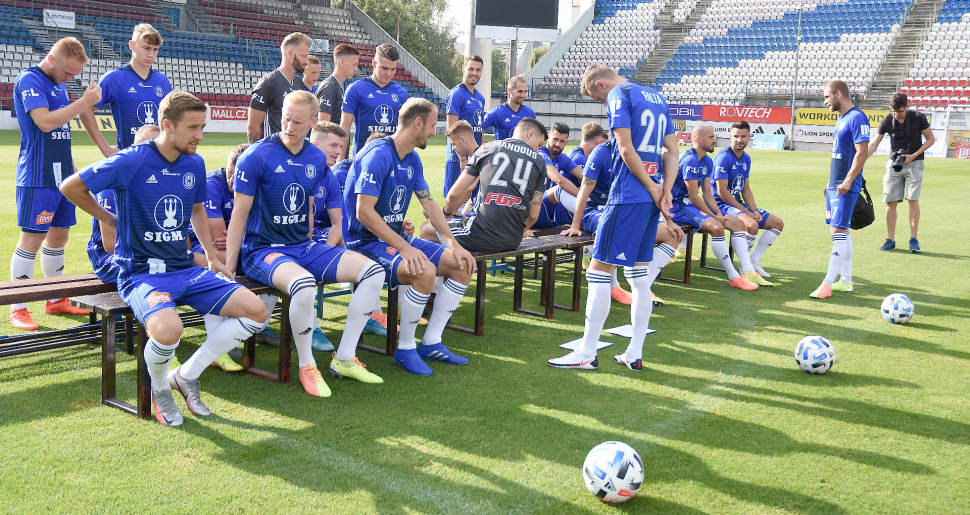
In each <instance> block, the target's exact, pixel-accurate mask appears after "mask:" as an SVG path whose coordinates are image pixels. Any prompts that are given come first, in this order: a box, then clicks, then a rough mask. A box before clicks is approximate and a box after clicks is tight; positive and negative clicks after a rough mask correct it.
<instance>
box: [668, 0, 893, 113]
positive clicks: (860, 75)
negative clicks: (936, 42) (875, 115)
mask: <svg viewBox="0 0 970 515" xmlns="http://www.w3.org/2000/svg"><path fill="white" fill-rule="evenodd" d="M910 5H911V2H910V1H909V0H862V1H852V2H820V3H818V4H809V5H808V6H807V10H806V11H804V12H803V13H802V18H801V29H800V30H801V36H802V37H801V43H800V44H799V43H798V35H799V33H798V31H799V28H798V25H799V22H798V12H792V9H793V4H792V3H791V2H788V1H786V0H715V2H714V3H712V4H711V6H710V8H708V9H707V11H706V12H705V13H704V16H702V17H701V19H700V20H699V21H698V23H697V25H696V26H695V27H694V28H693V29H691V32H690V34H689V35H688V36H687V37H686V38H685V39H684V43H683V44H682V45H681V46H680V48H679V49H678V50H677V52H676V53H675V54H674V55H673V57H672V58H671V59H670V61H669V62H668V63H667V64H666V66H665V67H664V68H663V70H662V71H661V73H660V76H659V77H657V80H656V81H655V83H654V87H655V88H658V89H662V91H663V93H664V95H665V96H666V97H667V99H668V100H670V101H672V102H678V101H679V102H707V103H735V102H743V101H744V100H745V98H746V97H747V96H749V95H753V94H754V95H766V96H770V95H781V96H790V95H791V93H792V91H791V88H792V83H793V80H794V78H795V77H794V74H795V60H796V49H798V50H799V52H798V55H797V59H798V69H799V77H798V84H797V86H796V88H797V89H796V91H795V93H796V94H797V95H799V96H806V95H812V94H817V93H818V92H820V91H821V88H822V87H823V86H824V84H825V83H826V82H828V80H830V79H831V78H832V77H841V78H843V79H844V80H846V82H848V83H849V85H850V87H851V88H852V90H853V92H854V93H857V94H860V95H864V94H865V92H866V91H867V89H868V87H869V86H870V85H871V83H872V80H873V78H874V77H875V75H876V73H877V72H878V70H879V66H880V64H881V63H882V61H883V59H885V56H886V54H887V53H888V51H889V49H890V47H891V46H892V43H893V40H894V38H895V36H896V34H897V33H898V32H899V23H900V21H901V20H902V19H903V18H904V17H905V14H906V12H907V11H908V9H909V7H910Z"/></svg>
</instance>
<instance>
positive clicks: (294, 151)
mask: <svg viewBox="0 0 970 515" xmlns="http://www.w3.org/2000/svg"><path fill="white" fill-rule="evenodd" d="M319 106H320V104H319V101H317V99H316V97H315V96H313V94H312V93H310V92H309V91H294V92H291V93H289V94H288V95H286V98H285V99H284V101H283V109H282V112H283V115H282V117H283V118H282V123H281V125H282V127H283V129H282V130H281V131H280V132H279V133H276V134H271V135H270V136H268V137H267V138H264V139H263V140H261V141H260V142H259V143H256V144H253V145H252V146H250V147H249V148H248V149H247V150H246V151H245V152H243V154H242V155H241V156H239V161H238V162H237V163H236V178H235V181H234V182H233V186H234V188H235V203H234V205H233V210H232V220H231V221H230V222H229V234H228V236H227V244H226V260H227V261H228V262H230V263H232V264H233V265H230V266H234V265H235V263H236V260H237V258H238V259H239V263H240V264H241V266H242V270H243V272H244V273H245V274H246V275H247V276H248V277H251V278H253V279H255V280H257V281H259V282H262V283H263V284H266V285H271V286H273V287H275V288H277V289H279V290H281V291H285V292H287V293H289V295H290V311H289V314H290V325H291V326H292V329H293V343H294V345H295V346H296V350H297V356H298V358H299V361H300V382H301V383H302V384H303V388H304V390H306V392H307V393H309V394H310V395H313V396H317V397H329V396H330V388H329V387H328V386H327V384H326V383H325V382H324V381H323V377H322V376H321V375H320V371H319V370H318V369H317V366H316V361H315V360H314V359H313V352H312V335H311V333H312V332H313V329H314V319H315V318H316V317H315V316H314V309H313V306H314V300H315V297H316V287H317V283H318V282H321V281H326V282H354V283H357V288H356V290H355V291H354V294H353V296H352V297H351V299H350V303H349V305H348V307H347V322H346V325H345V326H344V332H343V335H342V337H341V339H340V345H339V347H338V348H337V352H336V353H334V357H333V360H332V361H331V362H330V373H331V374H333V375H334V376H335V377H338V378H353V379H357V380H358V381H361V382H365V383H382V382H383V380H382V379H381V378H380V377H378V376H377V375H375V374H372V373H370V372H368V371H367V369H366V367H365V366H364V364H363V363H361V362H360V361H359V360H358V359H357V358H356V357H354V353H355V351H356V349H357V341H358V340H359V339H360V335H361V332H362V331H363V329H364V324H365V323H366V321H367V320H368V318H369V316H370V311H371V309H372V307H373V306H374V303H375V302H376V299H377V298H378V297H379V296H380V294H381V289H382V287H383V285H384V270H383V269H382V268H381V267H380V265H378V264H377V263H374V262H373V261H371V260H369V259H367V258H366V257H364V256H362V255H360V254H357V253H356V252H348V251H346V250H344V249H343V248H340V247H331V246H328V245H322V244H319V243H317V242H315V241H313V240H311V239H310V235H311V234H312V233H313V196H314V194H315V193H316V192H317V190H318V189H319V186H320V183H321V181H322V180H324V179H325V178H326V175H327V174H329V173H330V171H329V169H328V168H327V164H326V163H327V156H325V155H324V154H323V152H321V151H320V149H318V148H317V147H315V146H313V145H312V144H311V143H310V142H309V141H307V140H306V136H307V133H308V132H309V130H310V127H311V126H312V125H313V123H314V121H315V120H316V119H317V110H318V109H319ZM328 207H329V206H328ZM331 214H333V212H331ZM338 216H339V213H338Z"/></svg>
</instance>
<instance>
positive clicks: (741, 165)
mask: <svg viewBox="0 0 970 515" xmlns="http://www.w3.org/2000/svg"><path fill="white" fill-rule="evenodd" d="M750 173H751V156H749V155H748V153H747V152H741V157H740V158H739V157H738V156H737V154H735V153H734V150H731V149H730V148H722V149H721V150H720V151H719V152H718V153H717V155H715V156H714V177H713V178H712V179H711V193H712V194H713V195H714V200H715V201H716V202H717V205H718V206H720V205H723V204H724V200H723V199H721V196H720V195H718V194H717V181H718V180H725V181H727V189H728V192H729V193H730V194H731V196H733V197H734V198H735V200H737V201H738V202H740V203H741V204H744V197H742V196H741V192H742V191H744V185H745V183H747V182H748V177H749V174H750Z"/></svg>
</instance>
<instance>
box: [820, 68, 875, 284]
mask: <svg viewBox="0 0 970 515" xmlns="http://www.w3.org/2000/svg"><path fill="white" fill-rule="evenodd" d="M822 96H823V97H824V98H825V105H827V106H828V108H829V110H830V111H833V112H837V113H839V119H838V121H837V122H836V123H835V134H833V135H832V164H831V166H830V168H829V182H828V185H827V186H826V189H825V217H826V223H828V225H829V232H830V233H831V234H832V254H831V255H830V256H829V269H828V273H826V274H825V280H824V281H823V282H822V284H821V285H820V286H819V287H818V288H816V289H815V291H813V292H812V293H811V294H810V295H809V296H810V297H812V298H815V299H825V298H828V297H830V296H832V292H833V291H843V292H851V291H852V290H853V288H854V284H853V283H852V237H851V236H849V228H850V226H851V225H852V214H853V213H854V212H855V204H856V201H858V200H859V193H860V192H861V191H862V185H863V182H865V181H864V179H863V178H862V167H863V165H865V163H866V159H868V157H869V118H868V117H866V114H865V113H863V112H862V110H861V109H859V108H858V107H855V106H854V105H852V97H851V96H850V94H849V86H847V85H846V84H845V82H842V81H840V80H833V81H832V82H829V83H828V84H827V85H826V86H825V89H824V90H823V92H822ZM837 274H841V277H840V278H839V282H838V283H836V282H835V276H836V275H837Z"/></svg>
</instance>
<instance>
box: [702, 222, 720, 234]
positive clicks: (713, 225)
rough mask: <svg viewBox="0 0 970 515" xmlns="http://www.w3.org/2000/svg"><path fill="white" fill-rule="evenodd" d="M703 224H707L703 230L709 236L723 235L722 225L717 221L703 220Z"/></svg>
mask: <svg viewBox="0 0 970 515" xmlns="http://www.w3.org/2000/svg"><path fill="white" fill-rule="evenodd" d="M705 225H707V228H706V229H704V232H706V233H707V234H710V235H711V236H717V237H721V236H724V226H723V225H721V224H719V223H717V222H716V221H714V220H713V219H712V220H709V221H707V222H705Z"/></svg>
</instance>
